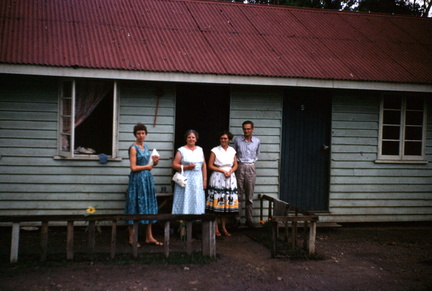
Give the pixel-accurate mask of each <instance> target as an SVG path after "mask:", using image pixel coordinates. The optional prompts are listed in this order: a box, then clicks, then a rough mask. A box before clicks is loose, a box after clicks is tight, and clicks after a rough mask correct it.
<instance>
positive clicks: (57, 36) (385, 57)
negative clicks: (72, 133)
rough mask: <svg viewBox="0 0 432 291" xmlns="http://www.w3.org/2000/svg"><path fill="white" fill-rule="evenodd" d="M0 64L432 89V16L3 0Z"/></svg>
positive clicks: (148, 1)
mask: <svg viewBox="0 0 432 291" xmlns="http://www.w3.org/2000/svg"><path fill="white" fill-rule="evenodd" d="M0 18H1V19H0V20H1V23H2V25H1V27H0V63H10V64H32V65H44V66H61V67H74V68H75V67H85V68H96V69H117V70H140V71H151V72H185V73H202V74H224V75H245V76H264V77H287V78H289V77H298V78H316V79H332V80H358V81H383V82H407V83H427V84H431V83H432V54H431V44H432V40H431V39H430V38H428V37H427V36H428V35H430V34H432V22H431V19H420V18H414V17H402V16H391V15H374V14H361V13H345V12H338V11H329V10H321V9H320V10H318V9H316V10H314V9H298V8H292V7H287V6H264V5H263V6H261V5H243V4H242V3H229V2H210V1H194V0H145V1H142V0H93V1H84V0H50V1H37V0H33V1H32V0H2V1H0Z"/></svg>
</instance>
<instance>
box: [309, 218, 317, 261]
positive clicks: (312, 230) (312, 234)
mask: <svg viewBox="0 0 432 291" xmlns="http://www.w3.org/2000/svg"><path fill="white" fill-rule="evenodd" d="M316 226H317V223H316V222H315V221H314V222H311V226H310V228H309V255H311V254H314V253H315V239H316Z"/></svg>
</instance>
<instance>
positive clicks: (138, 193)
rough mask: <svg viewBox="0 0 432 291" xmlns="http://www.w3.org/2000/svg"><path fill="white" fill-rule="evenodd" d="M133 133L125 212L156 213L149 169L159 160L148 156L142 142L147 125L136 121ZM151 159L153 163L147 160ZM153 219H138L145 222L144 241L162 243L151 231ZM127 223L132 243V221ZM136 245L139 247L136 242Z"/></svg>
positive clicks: (146, 147)
mask: <svg viewBox="0 0 432 291" xmlns="http://www.w3.org/2000/svg"><path fill="white" fill-rule="evenodd" d="M133 133H134V135H135V137H136V141H135V142H134V143H133V144H132V145H131V146H130V147H129V160H130V169H131V172H130V175H129V186H128V193H127V197H126V207H125V214H157V213H158V204H157V199H156V188H155V184H154V180H153V175H152V174H151V172H150V171H151V170H152V169H153V166H156V165H157V164H158V162H159V157H158V156H150V151H149V147H148V146H147V145H145V144H144V140H145V138H146V136H147V127H146V126H145V125H144V124H142V123H138V124H137V125H135V127H134V130H133ZM150 159H153V164H152V163H149V160H150ZM155 222H156V221H154V220H151V221H149V220H140V221H139V223H141V224H147V228H146V238H145V242H146V243H147V244H154V245H163V244H162V243H161V242H158V241H157V240H156V239H155V238H154V237H153V233H152V223H155ZM127 223H128V224H129V226H128V230H129V244H130V245H132V244H133V235H134V231H133V221H127ZM137 247H140V245H139V244H137Z"/></svg>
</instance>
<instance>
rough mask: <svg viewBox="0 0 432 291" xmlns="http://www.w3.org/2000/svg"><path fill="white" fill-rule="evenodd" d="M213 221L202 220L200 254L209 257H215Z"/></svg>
mask: <svg viewBox="0 0 432 291" xmlns="http://www.w3.org/2000/svg"><path fill="white" fill-rule="evenodd" d="M214 229H215V221H214V220H209V221H203V222H202V254H203V256H207V257H210V258H215V257H216V234H215V231H214Z"/></svg>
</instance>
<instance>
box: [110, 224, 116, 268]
mask: <svg viewBox="0 0 432 291" xmlns="http://www.w3.org/2000/svg"><path fill="white" fill-rule="evenodd" d="M116 243H117V220H113V221H112V225H111V246H110V258H111V259H114V257H115V253H116Z"/></svg>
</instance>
